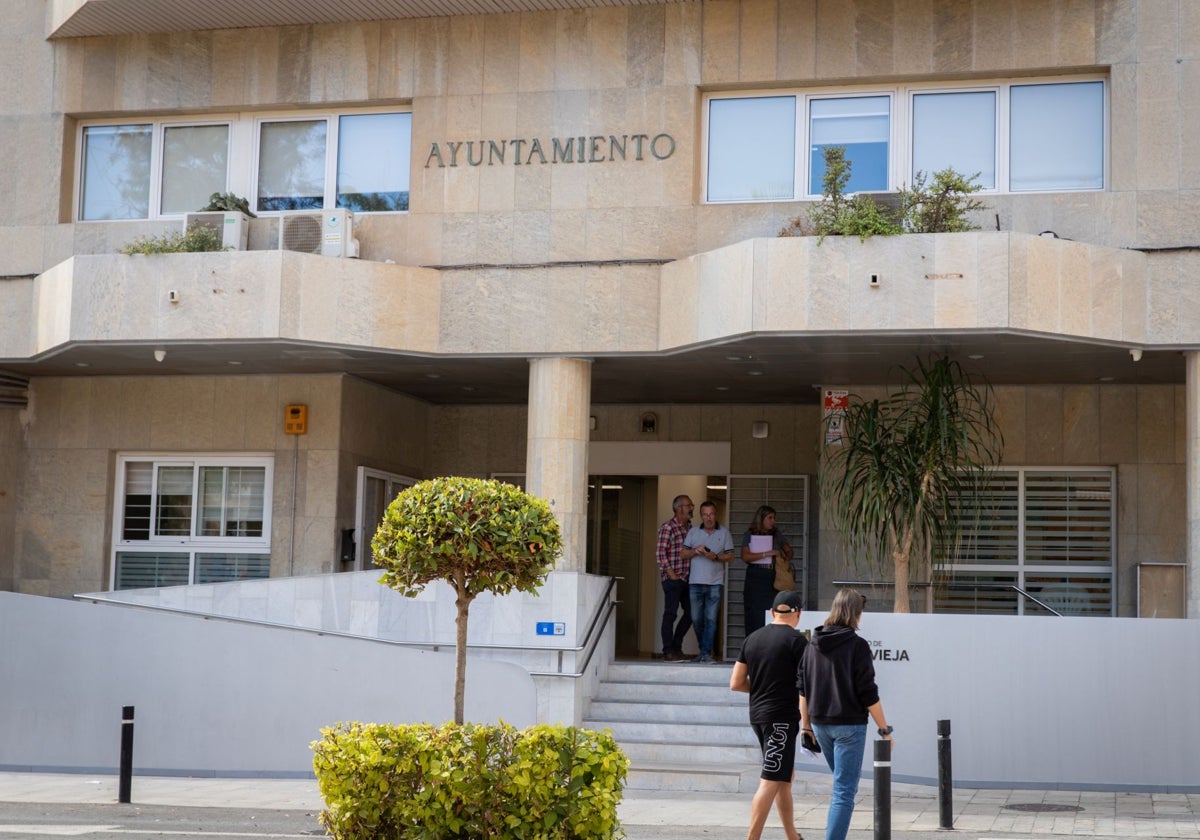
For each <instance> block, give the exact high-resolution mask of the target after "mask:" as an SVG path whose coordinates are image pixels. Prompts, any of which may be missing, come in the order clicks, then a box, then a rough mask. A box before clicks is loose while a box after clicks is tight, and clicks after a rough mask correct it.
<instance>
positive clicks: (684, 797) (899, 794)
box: [0, 771, 1200, 838]
mask: <svg viewBox="0 0 1200 840" xmlns="http://www.w3.org/2000/svg"><path fill="white" fill-rule="evenodd" d="M794 790H795V799H796V825H797V827H799V828H800V829H801V830H802V831H804V832H805V833H806V835H807V836H808V837H810V838H813V837H818V836H819V834H818V832H820V831H823V829H824V826H825V811H826V808H827V806H828V795H829V776H827V775H824V774H821V773H811V772H802V771H801V772H797V773H796V782H795V786H794ZM132 794H133V795H132V799H133V802H134V804H138V805H174V806H190V807H220V808H247V809H258V808H262V809H268V810H279V809H294V810H296V809H303V810H308V811H312V812H316V811H320V810H321V808H322V807H323V806H322V802H321V797H320V794H319V793H318V791H317V784H316V782H315V781H313V780H303V779H301V780H286V779H214V778H178V777H158V776H135V777H134V778H133V783H132ZM116 801H117V778H116V777H115V776H89V775H73V774H49V773H0V802H22V803H29V802H37V803H63V804H112V803H115V802H116ZM749 807H750V796H749V794H708V793H673V792H662V793H651V792H646V791H636V790H630V791H626V792H625V796H624V799H623V801H622V804H621V808H620V816H621V822H622V825H624V826H625V828H626V830H627V831H628V832H629V834H630V836H631V837H637V836H638V831H637V829H638V828H644V829H646V830H647V832H649V831H650V830H651V829H653V828H655V827H663V828H664V829H676V830H681V831H682V830H683V829H686V828H689V827H692V828H696V829H703V830H704V831H703V834H704V835H705V836H710V835H711V836H716V835H721V836H729V837H738V836H740V835H742V834H743V833H744V831H745V827H746V821H747V818H748V815H749ZM873 811H874V804H873V801H872V798H871V781H870V780H869V779H864V780H863V785H862V788H861V791H860V801H859V804H858V807H857V808H856V810H855V815H854V822H853V823H852V828H854V829H858V830H860V831H865V832H870V831H871V828H872V820H873ZM954 817H955V820H954V827H955V829H957V834H958V835H959V836H961V837H968V836H972V835H979V834H993V835H996V834H997V833H998V832H999V833H1002V834H1003V835H1004V836H1012V837H1015V838H1019V837H1021V836H1077V837H1120V838H1137V837H1153V838H1200V794H1197V793H1191V794H1183V793H1175V794H1172V793H1112V792H1089V791H1082V792H1080V791H1045V790H969V789H960V790H956V791H955V793H954ZM937 828H938V802H937V791H936V789H935V788H933V787H928V786H924V785H905V784H895V785H893V787H892V831H893V832H894V833H899V832H913V833H925V832H932V831H936V830H937ZM772 829H774V831H772ZM695 833H696V834H699V833H701V832H700V831H697V832H695ZM779 833H781V832H779V831H778V821H777V820H776V819H775V818H774V816H772V818H771V820H770V821H769V822H768V835H767V836H774V834H779ZM664 836H665V835H664ZM868 836H869V835H868ZM997 836H998V835H997Z"/></svg>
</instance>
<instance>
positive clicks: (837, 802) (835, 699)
mask: <svg viewBox="0 0 1200 840" xmlns="http://www.w3.org/2000/svg"><path fill="white" fill-rule="evenodd" d="M866 603H867V599H866V598H864V597H863V596H862V595H861V594H859V593H858V592H857V591H856V590H854V589H842V590H839V591H838V594H837V595H836V596H834V599H833V605H832V606H831V607H830V608H829V617H828V618H826V619H825V624H824V626H822V627H818V628H817V629H816V631H815V632H814V633H813V638H812V641H811V642H810V643H809V645H808V647H807V648H805V649H804V656H803V657H802V658H801V660H800V668H799V671H798V673H797V683H798V685H799V688H800V730H801V733H802V734H803V733H808V734H809V735H815V736H816V739H817V743H818V744H820V745H821V754H822V755H824V756H825V762H826V763H827V764H828V765H829V769H830V770H832V771H833V796H832V798H831V799H830V801H829V817H828V819H827V820H826V824H825V840H845V838H846V834H847V832H848V831H849V830H850V817H852V816H853V815H854V797H855V795H856V794H857V793H858V780H859V777H860V776H861V775H862V763H863V752H864V751H865V749H866V742H867V716H868V715H870V716H871V717H872V718H873V719H874V720H875V725H876V726H877V727H878V728H879V734H880V736H881V737H883V738H886V739H887V740H888V741H891V740H892V727H890V726H888V724H887V719H886V718H885V717H884V716H883V704H882V703H881V702H880V700H879V688H878V687H877V686H876V685H875V665H874V663H873V662H872V659H871V646H870V645H868V644H867V642H866V640H865V639H863V638H862V637H860V636H859V635H858V633H857V632H855V631H856V630H858V623H859V621H860V620H861V619H862V611H863V607H865V606H866Z"/></svg>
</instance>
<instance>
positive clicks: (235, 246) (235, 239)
mask: <svg viewBox="0 0 1200 840" xmlns="http://www.w3.org/2000/svg"><path fill="white" fill-rule="evenodd" d="M194 227H206V228H211V229H212V230H214V231H216V232H217V233H218V234H220V236H221V247H222V248H224V249H225V250H227V251H245V250H246V240H247V238H248V237H249V235H250V217H249V216H247V215H246V214H245V213H239V212H237V211H236V210H233V211H228V210H226V211H221V210H213V211H204V212H200V213H188V214H187V215H186V216H184V217H183V232H184V233H187V232H188V231H189V230H191V229H192V228H194Z"/></svg>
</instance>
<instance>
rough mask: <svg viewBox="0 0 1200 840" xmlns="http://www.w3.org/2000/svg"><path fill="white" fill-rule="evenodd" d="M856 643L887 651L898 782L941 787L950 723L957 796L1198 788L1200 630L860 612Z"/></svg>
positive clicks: (1181, 624)
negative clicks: (940, 749)
mask: <svg viewBox="0 0 1200 840" xmlns="http://www.w3.org/2000/svg"><path fill="white" fill-rule="evenodd" d="M825 615H826V614H825V613H824V612H820V611H813V612H806V613H805V614H804V615H803V616H801V623H800V629H802V630H804V629H808V628H812V627H815V626H817V625H819V624H820V623H821V622H822V621H824V620H825ZM859 635H861V636H862V637H863V638H865V639H867V640H868V641H870V642H871V644H872V646H873V648H874V649H875V650H877V651H882V652H890V653H888V654H887V655H889V656H890V657H891V659H890V660H886V661H885V660H881V659H877V660H876V664H875V671H876V679H877V682H878V683H879V688H880V693H881V697H882V701H883V708H884V711H885V712H886V714H887V719H888V723H890V724H892V725H893V726H895V727H896V733H895V738H896V746H895V752H894V753H893V760H892V774H893V778H894V779H897V780H921V781H932V780H936V778H937V721H938V720H943V719H945V720H949V721H950V722H951V743H952V746H953V777H954V780H955V783H956V784H958V785H961V786H966V787H991V786H995V787H1021V786H1025V785H1028V786H1030V787H1049V788H1055V787H1061V788H1070V789H1087V788H1090V787H1094V788H1105V789H1112V788H1117V789H1121V788H1127V789H1142V788H1153V789H1155V790H1170V789H1178V790H1189V791H1197V790H1200V786H1198V784H1197V780H1200V750H1197V749H1196V743H1197V736H1196V733H1197V732H1198V731H1200V622H1198V621H1188V620H1181V619H1176V620H1171V619H1158V620H1149V619H1135V618H1067V617H1063V618H1056V617H1053V616H1046V617H1020V618H1018V617H1007V616H951V615H907V616H905V615H894V614H883V613H870V612H868V613H866V614H865V615H864V616H863V621H862V626H861V627H860V629H859ZM901 652H902V653H903V656H902V655H901ZM868 731H869V732H870V734H871V740H872V741H873V740H874V730H873V728H872V729H870V730H868ZM872 757H873V754H872V748H871V746H870V744H868V747H867V751H866V756H865V760H864V769H865V770H868V771H869V770H870V767H871V761H872ZM800 766H801V767H803V766H805V765H804V764H801V765H800ZM822 766H823V764H822Z"/></svg>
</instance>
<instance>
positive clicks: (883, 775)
mask: <svg viewBox="0 0 1200 840" xmlns="http://www.w3.org/2000/svg"><path fill="white" fill-rule="evenodd" d="M875 840H892V742H891V741H885V740H879V741H876V742H875Z"/></svg>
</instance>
